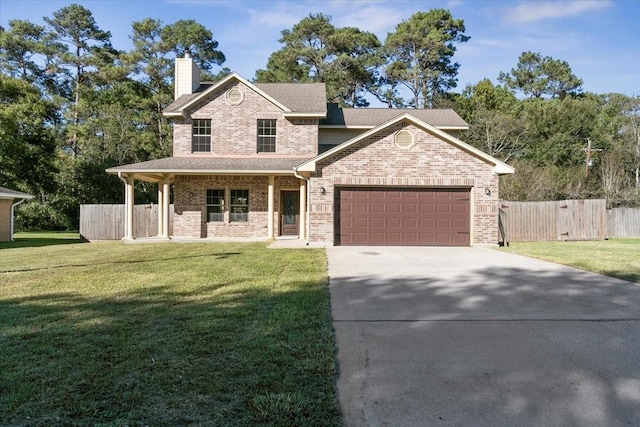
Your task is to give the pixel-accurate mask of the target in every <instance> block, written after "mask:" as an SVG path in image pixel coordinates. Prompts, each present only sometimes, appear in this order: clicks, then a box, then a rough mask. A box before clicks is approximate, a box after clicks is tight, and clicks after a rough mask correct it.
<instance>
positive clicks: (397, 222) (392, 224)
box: [385, 217, 402, 228]
mask: <svg viewBox="0 0 640 427" xmlns="http://www.w3.org/2000/svg"><path fill="white" fill-rule="evenodd" d="M385 226H386V227H388V228H402V218H400V217H390V218H386V221H385Z"/></svg>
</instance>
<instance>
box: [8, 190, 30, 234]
mask: <svg viewBox="0 0 640 427" xmlns="http://www.w3.org/2000/svg"><path fill="white" fill-rule="evenodd" d="M25 200H27V199H21V200H20V201H19V202H16V203H13V204H12V205H11V220H10V221H9V239H10V240H11V241H12V242H13V215H14V213H15V209H14V208H15V207H16V206H18V205H19V204H21V203H24V201H25Z"/></svg>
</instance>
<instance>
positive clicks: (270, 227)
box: [267, 175, 275, 239]
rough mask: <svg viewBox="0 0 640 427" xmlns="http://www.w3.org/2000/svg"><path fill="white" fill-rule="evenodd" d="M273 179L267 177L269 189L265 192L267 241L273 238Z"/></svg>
mask: <svg viewBox="0 0 640 427" xmlns="http://www.w3.org/2000/svg"><path fill="white" fill-rule="evenodd" d="M273 187H274V177H273V175H269V188H268V191H267V239H273V238H274V237H275V234H274V231H273V215H274V212H273V211H274V209H273V206H274V204H275V203H274V197H273Z"/></svg>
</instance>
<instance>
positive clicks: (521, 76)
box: [498, 51, 582, 98]
mask: <svg viewBox="0 0 640 427" xmlns="http://www.w3.org/2000/svg"><path fill="white" fill-rule="evenodd" d="M498 81H500V82H501V83H504V84H505V86H507V87H508V88H510V89H514V90H516V91H520V92H522V93H523V94H524V95H525V96H528V97H532V98H542V97H544V96H547V97H549V98H564V97H565V96H567V95H575V94H577V93H579V92H580V86H582V80H581V79H579V78H578V77H576V76H575V74H573V72H572V71H571V67H570V66H569V64H568V63H567V62H566V61H561V60H557V59H553V58H551V57H550V56H542V55H541V54H540V53H534V52H530V51H529V52H523V53H522V54H521V55H520V57H519V58H518V64H517V65H516V68H512V69H511V71H510V72H509V73H504V72H501V73H500V75H499V77H498Z"/></svg>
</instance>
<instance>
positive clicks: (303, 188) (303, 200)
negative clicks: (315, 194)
mask: <svg viewBox="0 0 640 427" xmlns="http://www.w3.org/2000/svg"><path fill="white" fill-rule="evenodd" d="M306 232H307V181H306V180H305V179H301V180H300V232H299V234H298V236H299V237H298V238H299V239H300V240H304V239H306V238H307V236H306Z"/></svg>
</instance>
